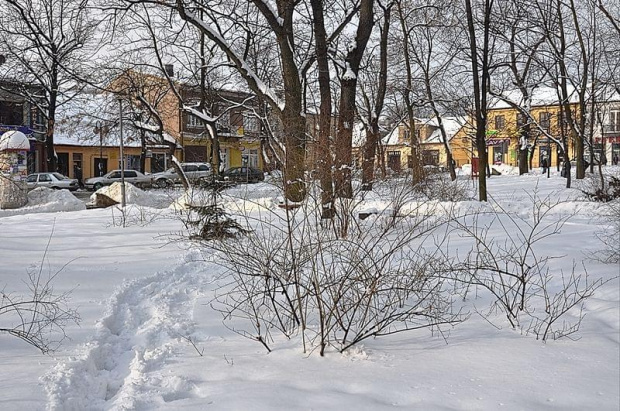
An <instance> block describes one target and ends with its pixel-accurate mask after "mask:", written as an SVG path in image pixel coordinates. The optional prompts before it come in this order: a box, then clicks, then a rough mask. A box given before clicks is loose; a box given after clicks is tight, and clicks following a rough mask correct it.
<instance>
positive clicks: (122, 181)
mask: <svg viewBox="0 0 620 411" xmlns="http://www.w3.org/2000/svg"><path fill="white" fill-rule="evenodd" d="M118 109H119V114H120V117H119V118H120V155H121V208H123V209H125V157H124V155H125V154H124V153H123V100H121V99H118Z"/></svg>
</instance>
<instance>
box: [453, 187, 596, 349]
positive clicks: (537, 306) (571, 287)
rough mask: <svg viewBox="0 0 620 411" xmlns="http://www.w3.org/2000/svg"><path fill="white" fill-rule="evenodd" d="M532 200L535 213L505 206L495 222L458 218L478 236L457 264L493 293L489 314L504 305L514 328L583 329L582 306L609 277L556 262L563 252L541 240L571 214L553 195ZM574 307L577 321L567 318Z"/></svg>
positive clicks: (463, 229) (556, 334) (547, 332)
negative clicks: (567, 269)
mask: <svg viewBox="0 0 620 411" xmlns="http://www.w3.org/2000/svg"><path fill="white" fill-rule="evenodd" d="M531 200H532V209H531V210H532V211H531V215H530V216H529V217H522V216H520V215H514V214H510V213H508V212H506V211H505V210H501V214H500V213H495V214H494V215H492V219H491V222H490V223H489V224H484V223H483V222H481V220H480V219H481V217H482V215H481V214H476V215H473V216H466V217H461V218H455V219H454V220H453V222H452V224H453V226H454V228H455V229H456V230H458V235H460V236H463V237H465V238H469V239H471V240H473V242H474V245H473V246H472V248H471V249H470V250H469V252H467V253H466V254H465V255H464V256H462V255H461V256H457V257H455V258H454V259H453V260H452V267H451V270H452V271H453V272H454V273H456V274H457V276H458V277H459V279H460V281H462V282H463V283H464V284H466V286H467V288H466V289H467V290H468V291H469V287H472V286H473V287H475V288H482V289H483V290H486V291H487V292H489V293H490V294H491V296H492V304H491V306H490V308H489V311H488V314H490V313H493V312H495V311H496V310H499V311H500V312H502V313H504V314H505V316H506V318H507V320H508V322H509V323H510V325H511V326H512V327H513V328H515V329H521V330H523V331H524V332H526V333H530V332H531V333H534V334H535V335H536V337H537V338H540V339H542V340H543V341H546V340H547V339H549V338H552V339H557V338H561V337H565V336H568V335H570V334H572V333H574V332H576V331H577V330H578V329H579V325H580V323H581V319H582V313H581V307H582V305H583V303H584V301H585V300H586V299H587V298H588V297H590V296H592V294H593V293H594V291H595V290H596V289H597V288H599V287H600V286H601V285H602V284H603V281H602V280H600V279H599V280H596V281H591V279H590V278H589V275H588V272H587V270H586V269H585V267H583V270H582V271H577V270H576V267H575V266H573V269H572V272H571V273H570V274H566V273H564V272H563V271H561V270H560V271H556V270H553V269H552V268H551V264H550V262H551V261H552V260H553V259H555V258H558V257H557V256H550V255H545V254H544V253H543V252H542V250H541V245H542V243H543V242H544V241H551V238H553V237H556V236H558V235H559V234H560V230H561V228H562V226H563V225H564V224H565V223H566V221H568V219H569V218H570V217H571V216H570V215H564V216H562V215H559V214H556V213H553V210H554V209H555V208H556V207H557V205H558V204H559V203H558V202H552V201H551V200H550V199H549V198H544V199H541V198H539V197H538V196H537V195H536V194H534V195H532V196H531ZM496 207H499V205H496ZM486 216H487V217H489V215H488V214H487V215H486ZM493 228H499V230H500V232H501V233H502V235H501V236H497V235H494V236H491V235H490V234H489V233H490V232H491V229H493ZM494 232H495V230H494ZM449 258H450V257H449V256H448V254H447V253H446V259H449ZM569 312H571V313H573V314H575V318H576V320H575V321H574V322H572V323H571V322H570V321H569V320H567V319H566V318H567V316H566V314H568V313H569ZM560 320H562V321H561V322H560Z"/></svg>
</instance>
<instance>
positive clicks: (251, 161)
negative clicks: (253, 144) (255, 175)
mask: <svg viewBox="0 0 620 411" xmlns="http://www.w3.org/2000/svg"><path fill="white" fill-rule="evenodd" d="M247 165H248V166H250V167H254V168H258V150H257V149H252V150H248V162H247Z"/></svg>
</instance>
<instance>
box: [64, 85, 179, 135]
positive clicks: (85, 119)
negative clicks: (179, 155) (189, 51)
mask: <svg viewBox="0 0 620 411" xmlns="http://www.w3.org/2000/svg"><path fill="white" fill-rule="evenodd" d="M100 126H103V127H107V131H108V132H107V133H104V135H103V139H102V140H101V141H100V136H99V131H98V127H100ZM142 130H144V132H145V135H146V138H147V141H148V142H149V143H150V145H164V143H163V141H162V136H160V135H159V134H158V133H157V130H158V127H157V126H156V125H154V124H150V123H145V122H139V121H128V120H125V121H123V144H124V145H125V146H127V147H140V146H141V142H140V135H141V131H142ZM163 140H165V141H170V142H176V140H175V139H174V137H173V136H171V135H170V134H168V133H166V132H163ZM54 143H55V144H58V145H72V146H84V147H98V146H99V145H104V146H113V147H114V146H119V145H120V127H119V103H118V100H116V98H114V97H113V96H111V95H107V94H104V93H90V92H85V93H82V94H80V95H79V96H77V97H75V98H74V99H72V100H71V101H69V102H66V103H64V104H63V105H61V106H60V107H59V108H58V111H57V120H56V127H55V128H54Z"/></svg>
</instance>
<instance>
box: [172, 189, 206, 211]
mask: <svg viewBox="0 0 620 411" xmlns="http://www.w3.org/2000/svg"><path fill="white" fill-rule="evenodd" d="M211 196H212V194H211V193H210V192H208V191H205V190H200V189H194V188H190V189H189V190H186V191H185V192H184V193H183V194H182V195H181V196H180V197H179V198H177V199H176V200H175V201H174V202H173V203H172V204H170V207H169V208H171V209H173V210H177V211H179V210H188V209H189V208H190V207H192V206H201V205H207V204H209V203H210V200H211Z"/></svg>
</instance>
